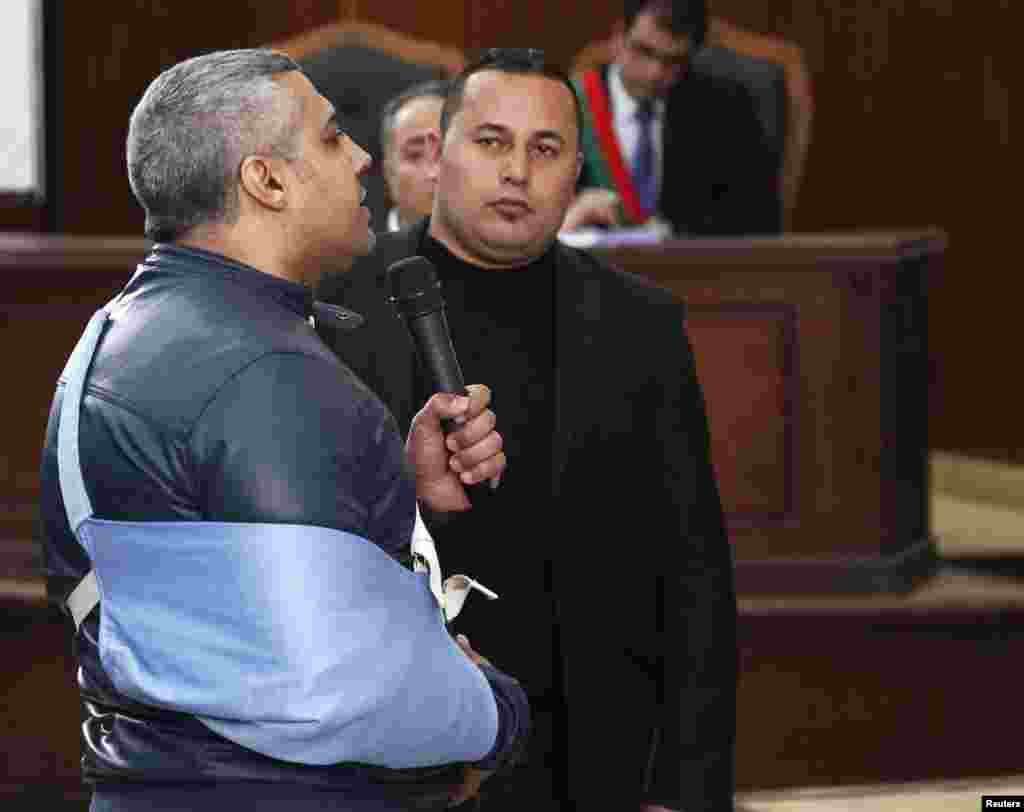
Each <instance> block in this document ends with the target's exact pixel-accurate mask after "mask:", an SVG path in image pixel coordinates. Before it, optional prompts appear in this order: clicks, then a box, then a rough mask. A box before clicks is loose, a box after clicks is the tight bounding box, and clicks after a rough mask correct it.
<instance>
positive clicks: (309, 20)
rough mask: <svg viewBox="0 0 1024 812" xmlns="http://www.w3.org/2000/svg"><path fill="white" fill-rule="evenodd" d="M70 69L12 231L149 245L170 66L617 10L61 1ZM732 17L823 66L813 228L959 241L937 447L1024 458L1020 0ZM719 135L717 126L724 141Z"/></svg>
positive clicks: (719, 9)
mask: <svg viewBox="0 0 1024 812" xmlns="http://www.w3.org/2000/svg"><path fill="white" fill-rule="evenodd" d="M48 2H50V7H52V8H55V9H57V10H58V11H59V15H58V16H59V17H60V19H59V21H58V22H59V24H58V25H57V33H56V35H55V43H56V45H55V48H54V53H53V54H52V58H53V59H54V60H55V62H54V64H53V65H52V67H53V69H54V70H55V72H56V79H57V82H56V84H57V92H58V93H59V98H60V100H61V102H62V103H61V104H60V105H59V106H58V109H57V116H56V120H55V121H52V122H49V126H50V127H51V128H53V129H54V132H55V133H56V138H57V142H58V143H57V155H58V162H57V163H58V166H57V169H58V170H59V175H60V178H59V183H58V185H57V192H56V194H55V196H54V199H53V200H51V201H48V203H47V211H46V213H45V216H44V215H43V214H40V213H38V212H32V211H21V212H15V213H14V214H8V213H7V212H4V211H0V228H12V227H18V228H30V229H35V228H38V227H40V224H41V223H43V224H46V225H44V226H43V227H46V228H51V229H53V230H57V231H68V232H71V233H78V234H110V233H119V234H140V233H141V228H142V214H141V212H140V211H139V210H138V207H137V205H136V204H135V202H134V200H133V199H132V197H131V194H130V191H129V189H128V184H127V180H126V178H125V169H124V159H123V152H124V136H125V132H126V128H127V120H128V116H129V114H130V112H131V109H132V107H133V105H134V104H135V102H136V101H137V99H138V97H139V95H140V94H141V92H142V90H143V89H144V88H145V86H146V84H147V83H148V82H149V81H150V80H151V79H152V78H153V77H154V76H156V74H157V73H158V72H159V71H160V70H161V69H163V68H165V67H167V66H168V65H170V64H171V63H173V62H175V61H177V60H179V59H182V58H185V57H187V56H191V55H194V54H196V53H199V52H201V51H205V50H211V49H215V48H227V47H238V46H249V45H258V44H262V43H266V42H271V41H275V40H278V39H280V38H282V37H285V36H288V35H290V34H293V33H298V32H299V31H302V30H305V29H308V28H311V27H313V26H315V25H319V24H322V23H325V22H328V21H330V20H332V19H336V18H337V16H338V14H339V9H341V10H343V11H344V12H345V13H355V14H358V15H360V16H362V17H365V18H368V19H372V20H377V21H379V22H382V23H385V24H388V25H392V26H394V27H396V28H398V29H400V30H403V31H406V32H408V33H411V34H415V35H418V36H424V37H430V38H434V39H437V40H438V41H441V42H447V43H450V44H453V45H457V46H459V47H461V48H464V49H467V50H469V51H472V50H473V49H477V48H480V47H482V46H487V45H496V44H497V45H532V46H539V47H542V48H545V49H546V50H548V52H549V53H550V54H551V56H552V57H553V58H554V59H555V60H556V61H558V62H562V63H563V64H568V62H569V61H570V60H571V57H572V55H573V54H575V53H576V51H578V50H579V49H580V48H582V47H583V46H584V45H586V44H587V43H588V42H591V41H593V40H594V39H597V38H599V37H604V36H605V35H606V34H607V33H608V31H609V30H610V28H611V25H612V23H613V22H614V20H615V18H616V16H617V15H618V14H619V10H620V5H619V3H618V2H615V1H614V0H597V1H596V2H584V1H583V0H567V2H566V3H562V4H558V5H557V6H556V5H554V4H552V3H550V2H543V3H542V2H540V0H533V2H531V3H526V4H522V3H519V4H510V3H506V2H503V0H489V2H484V3H468V2H465V0H453V2H450V3H447V2H446V3H444V4H433V5H430V4H398V5H396V4H390V5H389V4H372V3H370V2H369V1H368V0H295V2H287V3H284V2H279V3H264V2H256V0H249V1H248V2H245V0H224V2H222V3H218V4H210V3H204V2H200V0H176V2H173V3H171V2H168V0H143V1H142V2H136V3H131V4H127V5H125V4H120V5H118V6H117V7H116V9H115V7H113V6H109V7H108V6H102V5H96V4H75V3H56V2H52V0H48ZM711 4H712V8H713V11H714V12H715V13H718V14H720V15H722V16H725V17H727V18H729V19H731V20H733V21H734V22H736V23H739V24H741V25H743V26H746V27H749V28H752V29H754V30H759V31H762V32H764V33H770V34H778V35H781V36H783V37H786V38H787V39H789V40H791V41H793V42H795V43H797V44H799V45H800V46H801V47H802V48H803V49H804V52H805V56H806V59H807V63H808V65H809V67H810V70H811V72H812V77H813V81H814V88H815V101H816V111H815V119H814V132H813V140H812V142H811V146H810V151H809V154H808V159H807V161H808V162H807V174H806V179H805V183H804V187H803V189H802V191H801V194H800V202H799V204H798V207H797V210H796V214H795V226H796V229H797V230H799V231H805V232H822V231H832V230H835V229H868V228H879V229H892V228H903V227H919V226H925V225H935V226H939V227H941V228H943V229H944V230H946V231H947V233H948V234H949V235H950V245H949V250H948V258H947V267H948V269H949V272H948V273H946V274H945V275H944V276H943V277H942V278H941V279H938V278H936V279H935V280H934V286H933V289H932V295H931V301H930V333H931V335H930V345H931V347H932V353H933V361H934V363H933V380H932V383H931V392H932V398H931V413H930V415H929V420H930V423H931V429H932V431H931V436H932V444H933V446H935V447H937V448H945V449H950V450H957V451H961V452H964V453H968V454H970V453H975V454H982V455H986V456H991V457H999V458H1004V459H1009V460H1016V461H1018V462H1024V424H1022V422H1021V421H1020V420H1019V419H1018V418H1017V415H1016V403H1018V402H1019V400H1020V394H1021V393H1020V392H1019V391H1018V389H1019V386H1020V385H1019V384H1018V383H1017V381H1016V378H1015V376H1012V375H1008V374H1007V373H1006V370H1007V368H1008V364H1009V353H1010V348H1011V347H1013V346H1014V345H1015V343H1016V336H1015V327H1016V324H1017V322H1018V317H1017V312H1016V310H1017V302H1019V301H1021V300H1022V299H1024V275H1022V274H1019V273H1017V272H1016V270H1015V268H1016V266H1017V265H1019V260H1017V258H1016V255H1015V252H1014V250H1013V249H1012V248H1011V247H1010V243H1009V241H1007V240H1006V239H1005V235H1007V234H1012V233H1013V229H1014V225H1015V223H1013V222H1012V221H1011V218H1012V217H1013V216H1014V213H1015V205H1014V203H1015V187H1014V185H1013V182H1012V179H1011V175H1010V173H1009V169H1010V167H1012V166H1015V165H1016V163H1017V158H1016V155H1015V154H1014V153H1012V152H1011V146H1010V127H1009V96H1010V87H1011V83H1012V82H1014V81H1015V82H1018V83H1019V81H1020V80H1019V79H1017V80H1011V76H1016V75H1017V73H1018V72H1017V71H1011V69H1010V65H1011V57H1012V56H1013V55H1014V54H1015V50H1014V45H1015V43H1014V42H1012V40H1011V37H1013V36H1014V33H1013V32H1014V31H1015V27H1014V26H1013V25H1010V24H1009V22H1008V15H1009V11H1010V3H1009V0H990V1H989V2H985V3H979V4H968V3H967V2H965V0H959V2H955V0H929V2H926V3H917V4H913V3H906V2H904V0H883V2H867V0H859V1H858V2H854V3H852V4H851V3H846V2H841V0H780V1H779V2H775V3H771V4H765V3H761V2H756V0H712V3H711ZM712 125H713V123H711V122H708V123H703V124H702V126H712Z"/></svg>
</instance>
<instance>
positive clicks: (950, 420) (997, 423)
mask: <svg viewBox="0 0 1024 812" xmlns="http://www.w3.org/2000/svg"><path fill="white" fill-rule="evenodd" d="M711 5H712V7H713V8H714V10H715V11H716V12H717V13H719V14H721V15H723V16H726V17H729V18H730V19H733V20H735V21H737V22H740V23H742V24H744V25H747V26H750V27H752V28H755V29H757V30H760V31H763V32H765V33H775V34H780V35H782V36H785V37H787V38H788V39H791V40H792V41H794V42H796V43H798V44H800V45H801V46H802V47H803V49H804V52H805V55H806V58H807V62H808V65H809V67H810V69H811V72H812V74H813V79H814V85H815V102H816V107H815V118H814V133H813V140H812V142H811V147H810V152H809V155H808V161H807V174H806V179H805V184H804V188H803V190H802V192H801V195H800V202H799V205H798V208H797V212H796V218H795V219H796V228H797V230H803V231H829V230H833V229H840V228H900V227H905V226H918V225H935V226H939V227H941V228H943V229H944V230H946V231H947V232H948V233H949V235H950V244H949V252H948V256H947V267H948V269H949V272H948V273H946V274H945V275H944V276H943V277H942V278H941V279H936V280H935V285H934V287H933V289H932V295H931V301H930V320H931V326H930V334H931V335H930V343H931V347H932V354H933V358H934V371H935V377H934V380H933V383H932V399H931V413H930V415H929V419H930V424H931V436H932V444H933V446H934V447H936V448H944V449H950V450H956V451H960V452H962V453H966V454H974V455H981V456H986V457H992V458H999V459H1006V460H1011V461H1016V462H1018V463H1024V425H1022V423H1021V421H1020V420H1019V419H1018V417H1017V415H1016V411H1017V403H1019V402H1020V399H1021V394H1022V393H1021V385H1020V383H1019V382H1018V380H1017V376H1013V375H1008V374H1007V369H1008V368H1009V365H1010V363H1011V361H1010V353H1011V348H1012V347H1013V346H1014V345H1015V344H1016V343H1017V341H1018V339H1017V337H1016V330H1017V325H1018V322H1019V316H1018V313H1017V311H1018V303H1019V302H1020V301H1021V300H1022V298H1024V275H1022V274H1020V273H1018V272H1017V270H1016V268H1017V267H1018V266H1019V265H1020V259H1019V258H1018V256H1017V252H1016V250H1015V249H1014V248H1013V247H1012V242H1011V241H1010V240H1008V239H1006V235H1009V234H1013V233H1014V229H1015V226H1016V223H1015V222H1014V220H1015V217H1016V210H1017V208H1018V206H1017V205H1016V203H1017V201H1016V198H1017V189H1016V184H1017V181H1016V180H1015V179H1014V178H1015V177H1016V173H1014V172H1013V171H1012V167H1014V166H1016V165H1018V164H1019V158H1018V156H1017V155H1016V152H1015V151H1012V150H1011V144H1010V102H1009V99H1010V88H1011V85H1015V86H1017V87H1018V91H1019V89H1020V78H1019V76H1020V72H1019V71H1017V70H1015V69H1012V68H1011V63H1012V60H1013V59H1014V58H1015V56H1016V51H1017V42H1016V39H1017V34H1016V30H1017V29H1016V26H1015V25H1013V24H1012V23H1011V21H1010V0H989V1H988V2H984V3H968V2H966V0H928V2H923V3H907V2H905V1H904V0H883V1H882V2H866V0H860V1H859V2H853V3H851V2H844V1H843V0H779V2H775V3H762V2H757V0H711ZM1012 77H1018V78H1016V79H1014V78H1012Z"/></svg>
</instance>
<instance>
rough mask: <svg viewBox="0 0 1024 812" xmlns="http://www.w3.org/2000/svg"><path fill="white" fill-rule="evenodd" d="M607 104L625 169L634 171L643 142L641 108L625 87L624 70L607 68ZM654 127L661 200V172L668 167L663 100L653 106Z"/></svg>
mask: <svg viewBox="0 0 1024 812" xmlns="http://www.w3.org/2000/svg"><path fill="white" fill-rule="evenodd" d="M608 100H609V102H610V104H611V108H612V110H611V112H612V126H613V127H614V128H615V137H616V138H618V139H619V147H620V148H621V149H622V158H623V160H624V161H625V162H626V168H627V169H629V170H630V171H632V169H633V162H634V160H635V158H636V149H637V145H638V143H639V141H640V125H639V123H638V122H637V120H636V111H637V107H638V106H639V105H638V104H637V102H636V99H634V98H633V97H632V96H630V95H629V93H628V92H627V91H626V87H625V85H623V84H622V68H620V67H619V66H618V65H612V66H611V67H610V68H608ZM652 125H653V127H654V132H653V136H654V138H653V141H654V173H655V177H656V178H657V179H658V195H659V196H660V195H661V178H662V171H663V167H664V164H665V162H664V161H663V160H662V152H663V150H662V145H663V144H664V141H665V139H664V137H663V135H662V131H663V129H664V127H665V102H664V100H662V99H656V100H655V102H654V117H653V120H652Z"/></svg>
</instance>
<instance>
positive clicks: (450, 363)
mask: <svg viewBox="0 0 1024 812" xmlns="http://www.w3.org/2000/svg"><path fill="white" fill-rule="evenodd" d="M406 324H407V326H408V328H409V332H410V334H411V335H412V337H413V343H414V344H415V345H416V351H417V352H418V353H419V354H420V360H421V362H422V364H423V367H424V369H426V370H427V372H428V374H429V376H430V382H431V383H432V384H433V387H434V391H436V392H447V393H449V394H453V395H468V394H469V392H468V391H467V390H466V381H465V379H464V378H463V376H462V368H461V367H460V366H459V359H458V357H457V356H456V355H455V347H454V346H453V345H452V338H451V333H450V332H449V330H448V319H447V318H446V316H445V312H444V308H441V309H439V310H434V311H432V312H430V313H425V314H424V315H422V316H410V317H408V318H407V320H406ZM442 427H443V428H444V432H445V434H448V433H449V432H450V431H451V430H452V428H453V426H452V425H451V421H450V420H447V419H445V420H443V421H442Z"/></svg>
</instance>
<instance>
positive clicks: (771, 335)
mask: <svg viewBox="0 0 1024 812" xmlns="http://www.w3.org/2000/svg"><path fill="white" fill-rule="evenodd" d="M944 251H945V239H944V237H943V236H942V234H941V233H939V232H922V233H910V234H899V233H897V234H859V235H845V236H839V235H795V236H787V237H781V238H766V239H743V240H708V239H702V240H683V241H673V242H668V243H664V244H661V245H656V246H650V247H631V248H617V249H604V250H602V251H600V252H598V253H603V254H604V255H605V256H606V258H608V259H609V260H611V261H612V262H614V263H615V264H617V265H618V266H620V267H622V268H624V269H626V270H629V271H633V272H635V273H638V274H641V275H643V276H646V277H648V278H650V279H652V280H654V281H655V282H657V283H658V284H661V285H663V286H665V287H667V288H669V289H671V290H672V291H674V292H675V293H676V294H677V295H678V296H679V297H680V298H681V299H683V300H684V301H685V302H686V303H687V307H688V314H689V315H688V328H689V333H690V337H691V341H692V344H693V347H694V353H695V355H696V358H697V366H698V373H699V376H700V379H701V383H702V385H703V388H704V392H705V397H706V400H707V408H708V415H709V421H710V424H711V435H712V452H713V458H714V462H715V466H716V469H717V476H718V480H719V485H720V488H721V492H722V500H723V503H724V506H725V510H726V517H727V521H728V527H729V533H730V537H731V539H732V542H733V546H734V550H735V556H736V562H737V569H736V578H737V585H738V587H739V589H740V591H743V592H755V591H756V592H781V593H786V592H796V591H799V592H807V591H810V592H819V593H831V592H835V591H837V590H838V591H853V592H871V591H889V590H900V589H907V588H909V587H910V586H911V585H912V584H913V583H914V581H915V580H916V579H917V578H920V577H922V576H924V575H927V574H928V573H929V572H930V571H931V570H932V569H933V566H934V562H935V555H934V545H933V540H932V538H931V532H930V529H929V522H928V468H927V464H928V462H927V453H928V435H927V416H928V382H929V358H928V347H927V283H928V277H929V275H931V274H933V273H935V272H936V271H937V270H938V269H939V267H940V266H941V261H942V257H943V253H944ZM626 360H627V359H609V361H610V362H611V363H616V362H620V361H621V362H626Z"/></svg>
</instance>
